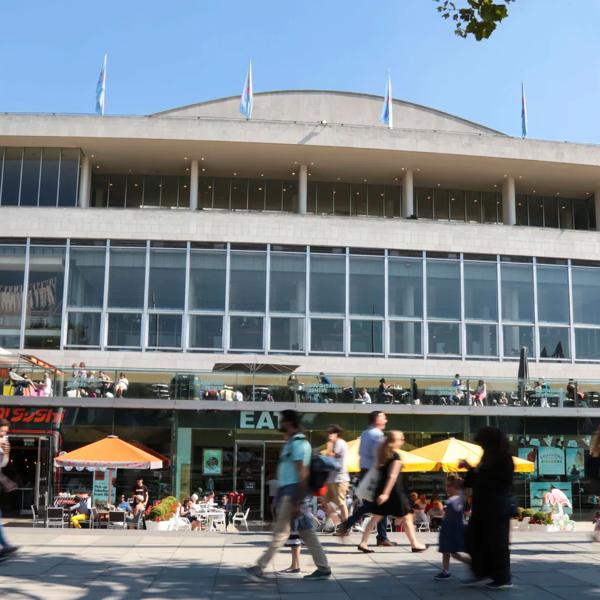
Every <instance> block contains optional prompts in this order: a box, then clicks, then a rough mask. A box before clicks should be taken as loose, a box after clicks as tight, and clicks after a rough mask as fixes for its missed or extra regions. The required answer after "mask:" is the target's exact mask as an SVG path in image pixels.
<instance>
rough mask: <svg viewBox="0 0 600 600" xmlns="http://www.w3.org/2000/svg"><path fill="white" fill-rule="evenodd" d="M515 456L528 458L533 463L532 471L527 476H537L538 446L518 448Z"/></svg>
mask: <svg viewBox="0 0 600 600" xmlns="http://www.w3.org/2000/svg"><path fill="white" fill-rule="evenodd" d="M517 456H518V457H519V458H522V459H523V460H528V461H530V462H532V463H533V464H534V465H535V466H534V469H533V472H532V473H529V476H530V477H532V478H534V479H535V478H536V477H537V476H538V448H536V447H535V446H531V447H529V448H519V450H518V453H517Z"/></svg>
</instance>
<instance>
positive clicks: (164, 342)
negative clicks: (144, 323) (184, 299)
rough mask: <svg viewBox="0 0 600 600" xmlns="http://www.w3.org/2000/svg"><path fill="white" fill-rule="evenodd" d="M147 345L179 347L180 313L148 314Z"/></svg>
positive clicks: (151, 346) (153, 346)
mask: <svg viewBox="0 0 600 600" xmlns="http://www.w3.org/2000/svg"><path fill="white" fill-rule="evenodd" d="M148 346H149V347H150V348H181V315H150V318H149V319H148Z"/></svg>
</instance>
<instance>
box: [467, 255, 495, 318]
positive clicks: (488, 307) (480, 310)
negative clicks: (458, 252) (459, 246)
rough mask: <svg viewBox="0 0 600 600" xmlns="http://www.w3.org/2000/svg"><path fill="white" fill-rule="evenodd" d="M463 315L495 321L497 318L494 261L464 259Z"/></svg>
mask: <svg viewBox="0 0 600 600" xmlns="http://www.w3.org/2000/svg"><path fill="white" fill-rule="evenodd" d="M464 277H465V287H464V289H465V317H466V318H467V319H483V320H486V321H495V320H496V319H497V318H498V286H497V283H496V263H494V262H489V263H487V262H468V261H465V270H464Z"/></svg>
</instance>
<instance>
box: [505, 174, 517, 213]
mask: <svg viewBox="0 0 600 600" xmlns="http://www.w3.org/2000/svg"><path fill="white" fill-rule="evenodd" d="M515 197H516V195H515V178H514V177H511V176H510V175H509V176H508V177H507V178H506V179H505V180H504V185H503V186H502V222H503V223H504V224H505V225H515V224H516V223H517V205H516V202H515Z"/></svg>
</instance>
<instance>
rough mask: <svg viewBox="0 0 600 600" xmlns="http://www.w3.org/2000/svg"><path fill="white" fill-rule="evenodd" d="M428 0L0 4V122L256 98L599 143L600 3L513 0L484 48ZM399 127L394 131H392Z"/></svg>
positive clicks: (107, 0)
mask: <svg viewBox="0 0 600 600" xmlns="http://www.w3.org/2000/svg"><path fill="white" fill-rule="evenodd" d="M435 6H436V5H435V3H434V2H433V0H378V2H372V1H369V0H303V2H298V1H295V0H255V1H254V2H248V1H241V0H171V2H167V1H165V0H160V1H158V0H145V1H140V0H120V1H119V2H116V1H113V0H103V1H102V2H86V1H82V0H77V1H75V0H57V1H56V2H48V1H47V0H29V1H27V2H25V1H21V2H9V1H7V0H4V2H1V3H0V32H1V34H0V56H1V57H2V62H1V63H0V64H1V68H0V111H7V112H13V111H15V112H75V113H82V112H83V113H84V112H92V111H93V109H94V101H95V87H96V80H97V78H98V72H99V69H100V65H101V62H102V57H103V54H104V52H105V51H106V52H108V53H109V65H108V89H107V101H106V111H107V114H148V113H151V112H155V111H159V110H164V109H167V108H171V107H175V106H180V105H184V104H190V103H193V102H199V101H203V100H208V99H211V98H217V97H221V96H228V95H234V94H239V93H240V91H241V88H242V84H243V80H244V75H245V71H246V68H247V63H248V60H249V59H250V58H252V61H253V66H254V87H255V91H257V92H259V91H268V90H277V89H338V90H347V91H355V92H367V93H374V94H383V92H384V88H385V80H386V77H387V71H388V69H389V70H390V73H391V75H392V81H393V86H394V96H395V97H396V98H400V99H403V100H408V101H411V102H416V103H419V104H425V105H428V106H432V107H434V108H438V109H440V110H444V111H447V112H450V113H453V114H456V115H459V116H462V117H464V118H467V119H471V120H474V121H477V122H480V123H483V124H485V125H488V126H489V127H493V128H496V129H499V130H501V131H504V132H506V133H509V134H512V135H519V134H520V82H521V80H524V81H525V86H526V94H527V102H528V108H529V135H530V137H535V138H543V139H556V140H568V141H579V142H592V143H600V119H598V118H597V112H598V108H597V107H598V105H599V100H600V79H599V67H600V36H599V35H598V23H600V2H598V0H517V1H516V2H515V4H514V5H512V6H511V8H510V16H509V18H508V19H507V20H506V21H505V22H504V23H503V24H501V25H500V27H499V29H498V30H497V32H496V33H495V34H494V35H493V36H492V38H491V39H490V40H487V41H484V42H475V41H471V40H463V39H460V38H458V37H456V36H455V35H454V33H453V31H452V24H451V23H449V22H446V21H444V20H442V19H441V18H440V17H439V16H438V14H437V13H436V11H435ZM397 125H400V124H399V123H398V124H397Z"/></svg>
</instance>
